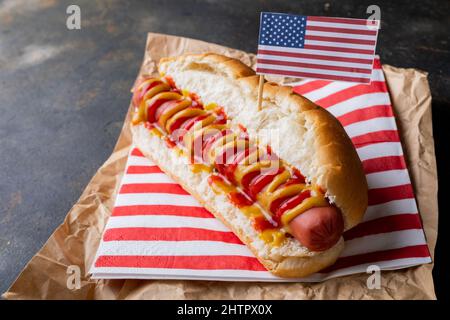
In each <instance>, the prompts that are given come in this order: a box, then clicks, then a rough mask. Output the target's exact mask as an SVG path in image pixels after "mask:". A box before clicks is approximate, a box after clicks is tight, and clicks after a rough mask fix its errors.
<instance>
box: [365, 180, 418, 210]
mask: <svg viewBox="0 0 450 320" xmlns="http://www.w3.org/2000/svg"><path fill="white" fill-rule="evenodd" d="M413 198H414V192H413V189H412V186H411V184H404V185H401V186H394V187H387V188H378V189H369V206H373V205H376V204H381V203H385V202H389V201H393V200H401V199H413Z"/></svg>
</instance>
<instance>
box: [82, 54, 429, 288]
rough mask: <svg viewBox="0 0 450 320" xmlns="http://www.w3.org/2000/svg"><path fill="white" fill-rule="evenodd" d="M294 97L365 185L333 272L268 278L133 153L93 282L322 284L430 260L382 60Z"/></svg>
mask: <svg viewBox="0 0 450 320" xmlns="http://www.w3.org/2000/svg"><path fill="white" fill-rule="evenodd" d="M295 91H296V92H298V93H299V94H302V95H304V96H306V97H307V98H309V99H311V100H312V101H314V102H316V103H317V104H319V105H321V106H322V107H324V108H326V109H327V110H329V111H330V112H331V113H333V114H334V115H335V116H336V117H337V118H338V119H339V120H340V121H341V123H342V124H343V126H344V127H345V129H346V131H347V133H348V135H349V136H350V138H351V139H352V141H353V143H354V145H355V147H356V148H357V151H358V154H359V156H360V158H361V160H362V162H363V166H364V170H365V172H366V177H367V181H368V184H369V208H368V210H367V212H366V214H365V217H364V221H363V222H362V223H361V224H359V225H358V226H357V227H355V228H353V229H351V230H349V231H347V232H346V233H345V234H344V238H345V249H344V251H343V252H342V254H341V256H340V258H339V259H338V261H337V262H336V263H335V264H334V265H333V266H331V267H329V268H327V269H326V270H323V271H322V272H320V273H317V274H314V275H312V276H310V277H308V278H302V279H281V278H278V277H275V276H273V275H271V274H270V273H269V272H267V271H266V270H265V269H264V267H263V266H262V265H261V264H260V263H259V262H258V260H257V259H256V258H255V257H254V256H253V254H252V253H251V252H250V250H249V249H248V248H247V247H246V246H245V245H243V244H242V243H241V242H240V241H239V239H238V238H237V237H236V236H235V235H234V234H233V233H232V232H231V231H229V230H228V229H227V227H225V226H224V225H223V224H222V223H221V222H219V221H218V220H216V219H215V218H214V217H213V216H212V215H211V214H210V213H209V212H208V211H207V210H205V209H204V208H202V207H201V206H200V204H199V203H198V202H197V201H196V200H195V199H194V198H193V197H191V196H190V195H189V194H188V193H187V192H186V191H184V190H183V189H182V188H181V187H180V186H179V185H177V184H176V183H174V182H173V181H172V180H171V179H170V178H169V177H168V176H167V175H165V174H164V173H162V172H161V170H160V169H159V168H158V167H157V166H155V165H154V164H153V163H151V162H150V161H149V160H148V159H146V158H144V157H143V156H142V154H141V153H140V151H139V150H138V149H133V150H132V152H131V153H130V155H129V158H128V163H127V167H126V173H125V175H124V177H123V180H122V184H121V187H120V190H119V193H118V196H117V199H116V202H115V207H114V210H113V212H112V216H111V218H110V219H109V221H108V223H107V226H106V228H105V232H104V234H103V239H102V242H101V244H100V247H99V248H98V251H97V256H96V259H95V263H94V265H93V266H92V268H91V270H90V272H91V273H92V275H93V278H139V279H198V280H226V281H239V280H241V281H321V280H324V279H327V278H331V277H337V276H341V275H347V274H353V273H360V272H366V269H367V267H368V266H369V265H377V266H379V267H380V268H381V269H385V270H388V269H390V270H392V269H399V268H406V267H410V266H414V265H419V264H424V263H429V262H431V257H430V253H429V251H428V247H427V244H426V240H425V237H424V233H423V229H422V226H421V220H420V216H419V214H418V211H417V206H416V202H415V199H414V193H413V189H412V186H411V181H410V178H409V175H408V171H407V168H406V165H405V160H404V157H403V152H402V147H401V144H400V138H399V135H398V132H397V127H396V123H395V118H394V116H393V113H392V107H391V104H390V100H389V95H388V91H387V87H386V83H385V80H384V75H383V72H382V70H381V64H380V61H379V60H378V59H376V60H375V63H374V72H373V74H372V82H371V84H370V85H362V84H356V85H355V84H351V83H343V82H332V81H324V80H304V81H301V82H299V83H298V84H297V86H296V87H295Z"/></svg>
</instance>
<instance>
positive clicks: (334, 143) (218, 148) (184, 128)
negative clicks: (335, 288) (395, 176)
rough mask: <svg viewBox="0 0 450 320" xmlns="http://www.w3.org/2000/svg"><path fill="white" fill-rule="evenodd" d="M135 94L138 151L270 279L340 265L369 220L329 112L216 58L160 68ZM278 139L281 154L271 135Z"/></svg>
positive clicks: (355, 170) (356, 174)
mask: <svg viewBox="0 0 450 320" xmlns="http://www.w3.org/2000/svg"><path fill="white" fill-rule="evenodd" d="M159 71H160V76H159V77H151V76H149V77H144V78H143V79H140V81H138V82H137V83H136V85H135V87H134V91H133V98H132V104H133V106H134V112H133V116H132V124H133V125H132V133H133V141H134V143H135V145H137V146H138V147H139V148H140V149H141V151H142V152H143V153H144V154H145V155H146V156H148V157H149V158H151V159H152V160H153V161H155V162H156V163H157V164H158V165H159V166H160V167H161V169H162V170H164V171H165V172H166V173H167V174H168V175H169V176H171V177H172V178H174V179H175V180H176V181H177V182H179V183H180V184H181V185H182V186H183V187H184V188H185V189H186V190H187V191H188V192H190V193H191V194H192V195H193V196H194V197H195V198H197V199H198V200H199V202H200V203H202V204H203V205H204V206H205V207H206V208H207V209H209V210H210V211H211V212H212V213H213V214H214V215H215V216H216V217H217V218H218V219H220V220H222V222H224V223H225V225H227V226H228V227H230V229H231V230H233V231H234V232H235V233H236V235H237V236H238V237H239V238H240V239H241V240H242V241H243V242H244V243H245V244H247V245H248V246H249V248H250V249H251V250H252V251H253V252H254V253H255V255H256V257H257V258H258V259H259V260H260V261H261V262H262V264H263V265H264V266H265V267H266V268H267V269H268V270H269V271H271V272H272V273H274V274H276V275H279V276H282V277H302V276H306V275H308V274H311V273H313V272H316V271H319V270H321V269H322V268H324V267H326V266H329V265H330V264H332V263H334V261H335V260H336V259H337V257H338V255H339V253H340V252H341V251H342V249H343V239H342V233H343V232H344V230H347V229H349V228H351V227H353V226H354V225H356V224H357V223H359V221H360V220H361V219H362V216H363V213H364V211H365V209H366V207H367V183H366V180H365V176H364V174H363V172H362V166H361V162H360V161H359V158H358V156H357V154H356V151H355V149H354V147H353V145H352V144H351V141H350V139H349V138H348V136H347V135H346V134H345V131H344V129H343V128H342V126H341V125H340V124H339V122H338V121H337V120H336V119H335V118H334V117H333V116H331V115H330V114H329V113H328V112H326V111H325V110H324V109H322V108H320V107H318V106H316V105H314V104H313V103H312V102H310V101H308V100H306V99H305V98H303V97H301V96H299V95H296V94H294V93H293V91H292V88H290V87H281V86H278V85H276V84H273V83H266V84H265V88H264V92H265V95H264V99H263V105H262V108H261V110H258V109H257V107H256V100H255V99H256V96H255V95H256V82H257V76H256V75H255V74H254V72H253V70H252V69H250V68H249V67H247V66H246V65H244V64H243V63H241V62H239V61H237V60H234V59H230V58H227V57H224V56H220V55H215V54H205V55H186V56H181V57H176V58H168V59H162V60H161V62H160V64H159ZM267 129H278V130H279V131H281V132H279V134H280V135H281V137H282V141H281V143H278V144H275V143H274V141H272V140H273V139H272V137H270V136H269V135H268V134H267V133H266V131H267Z"/></svg>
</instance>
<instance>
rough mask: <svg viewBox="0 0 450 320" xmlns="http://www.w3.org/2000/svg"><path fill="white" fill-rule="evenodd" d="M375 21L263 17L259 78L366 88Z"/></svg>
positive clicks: (267, 15)
mask: <svg viewBox="0 0 450 320" xmlns="http://www.w3.org/2000/svg"><path fill="white" fill-rule="evenodd" d="M377 35H378V21H375V20H365V19H348V18H330V17H315V16H299V15H291V14H283V13H270V12H262V13H261V24H260V29H259V41H258V55H257V58H258V63H257V69H256V71H257V73H259V74H273V75H283V76H289V77H297V78H313V79H327V80H335V81H347V82H359V83H369V82H370V77H371V74H372V66H373V60H374V57H375V46H376V42H377Z"/></svg>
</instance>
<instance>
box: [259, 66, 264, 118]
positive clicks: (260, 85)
mask: <svg viewBox="0 0 450 320" xmlns="http://www.w3.org/2000/svg"><path fill="white" fill-rule="evenodd" d="M263 90H264V76H263V75H262V74H260V75H259V86H258V111H260V110H261V104H262V97H263Z"/></svg>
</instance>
